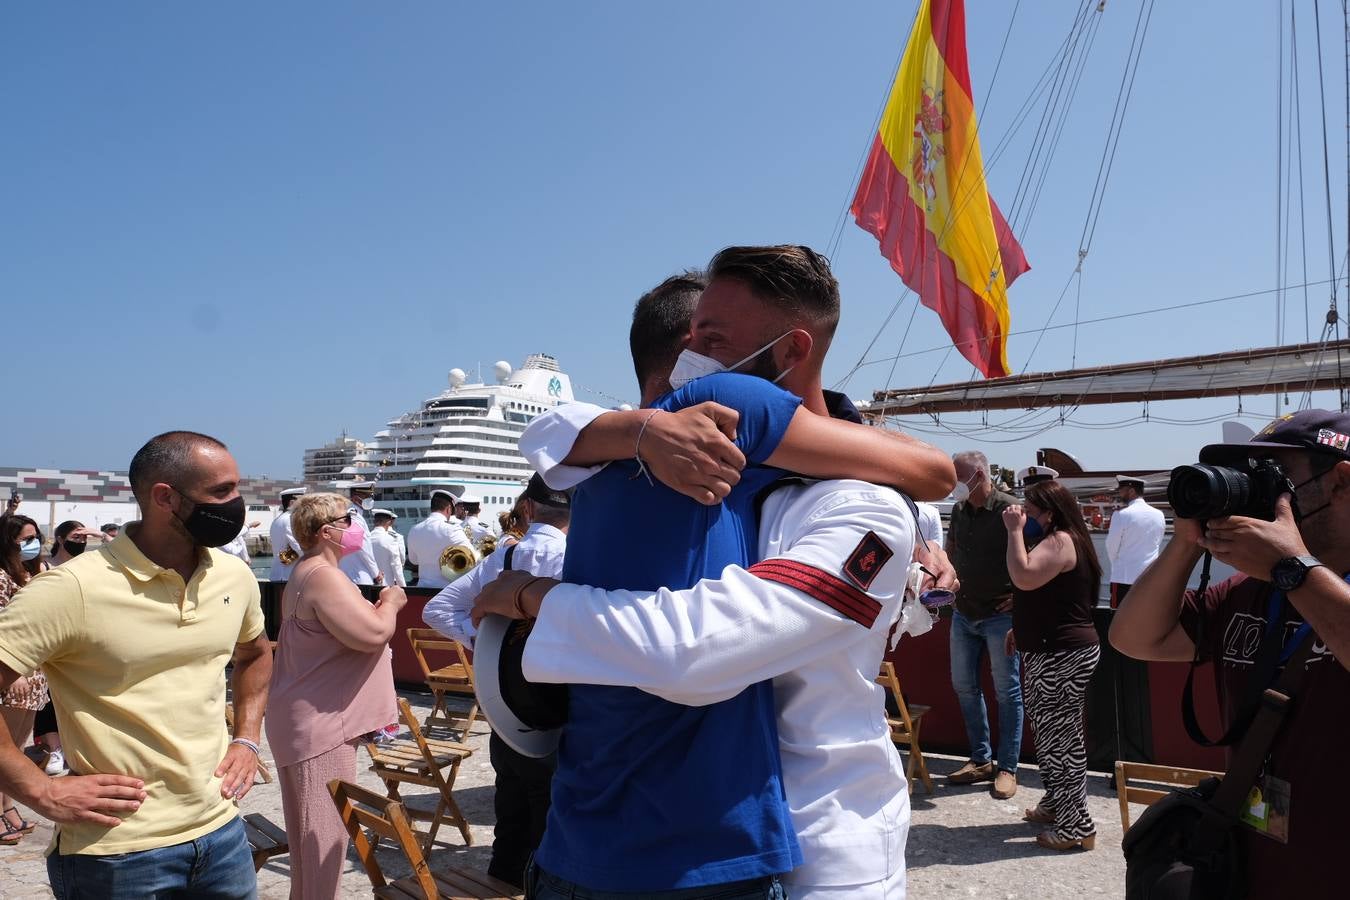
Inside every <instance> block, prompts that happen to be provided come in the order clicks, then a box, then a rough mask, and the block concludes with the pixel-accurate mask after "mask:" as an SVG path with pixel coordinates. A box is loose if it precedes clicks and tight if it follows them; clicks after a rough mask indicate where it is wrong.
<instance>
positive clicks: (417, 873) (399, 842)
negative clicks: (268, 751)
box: [328, 779, 520, 900]
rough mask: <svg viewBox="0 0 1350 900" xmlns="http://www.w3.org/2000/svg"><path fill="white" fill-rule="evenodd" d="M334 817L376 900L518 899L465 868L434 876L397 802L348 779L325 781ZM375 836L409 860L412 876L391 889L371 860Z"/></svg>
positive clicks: (501, 885)
mask: <svg viewBox="0 0 1350 900" xmlns="http://www.w3.org/2000/svg"><path fill="white" fill-rule="evenodd" d="M328 792H329V793H330V794H332V795H333V803H334V804H336V806H337V809H338V815H339V816H341V817H342V823H343V824H344V825H346V826H347V833H348V834H350V835H351V837H352V843H353V844H355V846H356V853H357V856H359V857H360V858H361V865H362V866H364V867H365V870H366V875H367V877H369V878H370V885H371V887H372V888H373V889H374V894H375V896H376V897H377V898H381V900H408V898H410V897H418V896H420V897H421V898H422V900H442V898H447V900H448V898H453V900H470V898H471V900H519V898H520V893H519V892H518V891H517V890H516V889H515V888H513V887H511V885H509V884H505V883H504V882H501V881H498V880H497V879H495V878H493V877H492V876H490V875H485V874H483V873H480V872H472V871H469V870H468V869H460V868H454V867H452V868H448V869H444V870H442V871H437V872H433V871H432V870H431V868H430V866H428V865H427V860H426V856H425V854H423V852H422V846H421V844H419V843H418V841H417V834H416V832H414V831H413V828H412V824H411V823H410V822H409V821H408V816H407V814H406V812H405V811H404V809H403V805H402V804H401V803H399V802H398V801H397V800H390V799H389V798H388V797H381V796H380V795H379V794H377V793H375V792H374V791H369V790H366V789H365V788H363V787H361V786H360V785H357V784H352V783H351V782H349V781H342V780H341V779H334V780H332V781H330V782H328ZM365 829H369V830H370V831H371V832H372V833H373V834H374V835H375V841H373V842H372V841H371V840H370V839H369V838H368V837H367V836H366V831H365ZM380 838H386V839H388V840H390V841H392V842H393V843H394V844H395V845H396V846H397V847H398V848H399V850H401V851H402V852H403V855H404V857H405V858H406V859H407V860H408V866H409V867H410V868H411V869H412V874H411V875H409V876H408V877H407V878H400V879H399V880H398V881H396V882H394V883H393V884H392V885H391V884H389V883H388V881H387V880H386V879H385V877H384V871H383V870H382V869H381V868H380V861H379V860H378V859H376V858H375V846H376V844H377V843H378V842H379V839H380Z"/></svg>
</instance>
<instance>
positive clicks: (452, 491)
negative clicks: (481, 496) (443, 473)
mask: <svg viewBox="0 0 1350 900" xmlns="http://www.w3.org/2000/svg"><path fill="white" fill-rule="evenodd" d="M463 493H464V485H462V484H443V485H440V486H439V487H434V488H432V489H431V496H432V497H433V498H434V497H435V496H436V495H437V494H440V495H441V496H443V497H449V498H450V499H452V500H457V499H459V497H460V495H461V494H463Z"/></svg>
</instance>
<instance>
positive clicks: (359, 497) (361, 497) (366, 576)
mask: <svg viewBox="0 0 1350 900" xmlns="http://www.w3.org/2000/svg"><path fill="white" fill-rule="evenodd" d="M347 495H348V496H349V497H351V499H352V505H351V506H349V507H347V512H348V514H349V515H351V517H352V521H353V522H355V523H356V524H357V525H359V526H360V528H361V532H362V537H361V549H360V550H358V551H356V552H355V553H348V554H347V555H346V556H344V557H342V559H341V560H339V561H338V568H339V569H341V570H342V572H343V574H345V575H346V576H347V577H348V578H350V579H351V580H352V581H353V582H355V583H356V584H384V576H383V575H381V574H380V567H379V566H378V565H377V564H376V562H375V553H374V551H373V550H372V549H371V546H370V525H369V523H367V522H366V512H365V511H366V510H370V509H374V508H375V484H374V483H373V482H370V481H357V482H353V483H352V484H351V485H350V486H349V487H348V488H347Z"/></svg>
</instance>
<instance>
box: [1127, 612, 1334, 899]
mask: <svg viewBox="0 0 1350 900" xmlns="http://www.w3.org/2000/svg"><path fill="white" fill-rule="evenodd" d="M1315 637H1316V636H1315V635H1314V634H1313V633H1312V632H1311V631H1310V632H1309V633H1308V634H1306V635H1305V636H1304V637H1303V639H1302V640H1301V641H1300V642H1299V644H1298V646H1297V647H1296V648H1295V649H1294V653H1293V656H1292V657H1290V659H1289V662H1288V663H1287V664H1286V665H1285V668H1284V671H1283V672H1282V673H1280V677H1279V678H1278V679H1277V680H1276V681H1275V683H1274V684H1273V685H1271V686H1270V687H1268V688H1266V689H1265V690H1264V691H1262V692H1261V694H1260V695H1259V696H1260V700H1259V703H1258V706H1257V709H1256V712H1255V715H1254V716H1253V717H1252V718H1251V720H1250V721H1251V725H1250V727H1249V728H1247V730H1246V733H1245V734H1243V735H1242V739H1241V742H1240V743H1239V744H1238V748H1237V751H1236V752H1235V753H1234V754H1233V761H1232V764H1231V765H1230V766H1229V768H1228V772H1227V774H1225V775H1224V777H1223V778H1222V779H1218V778H1208V779H1206V780H1205V781H1203V782H1201V783H1200V784H1199V785H1197V786H1196V787H1194V788H1188V789H1185V790H1179V791H1174V792H1172V793H1171V794H1168V795H1167V796H1166V797H1164V798H1163V799H1161V800H1159V801H1158V802H1157V803H1155V804H1153V805H1152V806H1150V807H1149V808H1148V809H1146V810H1144V813H1143V815H1141V816H1140V817H1139V818H1138V819H1137V820H1136V821H1135V823H1134V825H1133V826H1131V827H1130V830H1129V831H1128V832H1127V833H1126V835H1125V840H1124V843H1123V844H1122V849H1123V850H1124V851H1125V897H1126V900H1209V898H1215V900H1218V898H1231V897H1241V896H1243V894H1244V893H1245V884H1246V878H1245V875H1244V860H1243V859H1242V852H1241V843H1240V842H1241V838H1240V836H1239V833H1238V829H1240V828H1242V827H1243V826H1242V825H1241V824H1240V823H1239V820H1238V816H1239V814H1240V813H1241V811H1242V805H1243V803H1244V802H1245V800H1246V799H1247V794H1248V791H1250V790H1251V787H1252V785H1254V784H1255V783H1256V779H1257V777H1258V776H1259V775H1260V774H1261V768H1262V766H1263V765H1264V764H1265V760H1266V757H1267V755H1268V754H1269V753H1270V747H1271V745H1272V744H1274V742H1275V736H1276V735H1277V734H1279V732H1280V727H1281V726H1282V725H1283V724H1284V720H1285V717H1286V716H1287V715H1288V713H1289V707H1290V704H1291V703H1292V702H1293V699H1294V696H1295V694H1296V693H1297V692H1298V689H1299V686H1300V684H1301V682H1302V681H1303V675H1304V670H1305V669H1306V667H1307V663H1308V658H1309V657H1310V656H1311V655H1312V649H1313V642H1314V639H1315ZM1268 641H1273V642H1274V643H1275V644H1276V646H1277V648H1278V646H1279V645H1280V644H1281V643H1282V641H1281V638H1280V629H1279V628H1278V627H1277V628H1275V629H1274V630H1273V633H1272V637H1271V638H1268ZM1262 650H1265V648H1262ZM1278 655H1279V651H1278V649H1277V650H1276V652H1275V656H1276V657H1278ZM1254 668H1257V669H1259V668H1261V667H1260V666H1259V665H1258V666H1256V667H1254ZM1223 742H1224V741H1222V740H1221V741H1218V742H1215V743H1223Z"/></svg>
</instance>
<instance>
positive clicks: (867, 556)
mask: <svg viewBox="0 0 1350 900" xmlns="http://www.w3.org/2000/svg"><path fill="white" fill-rule="evenodd" d="M894 555H895V551H894V550H892V549H891V548H890V547H887V546H886V542H885V541H883V540H882V539H881V538H879V537H877V533H876V532H875V531H869V532H867V534H865V535H863V539H862V540H861V541H859V542H858V546H857V547H854V548H853V552H852V553H851V554H849V557H848V562H846V563H844V575H846V576H847V577H848V580H849V581H852V582H853V583H854V584H856V585H857V586H858V587H860V588H862V589H863V590H867V589H868V588H869V587H871V586H872V582H873V581H875V580H876V577H877V573H878V572H880V571H881V567H882V566H884V565H886V563H887V562H889V561H890V558H891V557H892V556H894Z"/></svg>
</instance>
